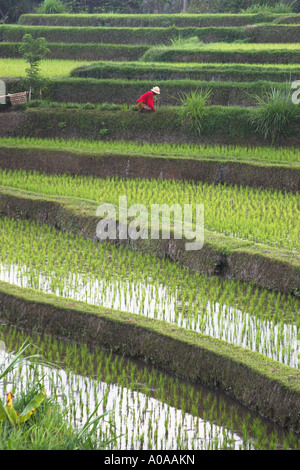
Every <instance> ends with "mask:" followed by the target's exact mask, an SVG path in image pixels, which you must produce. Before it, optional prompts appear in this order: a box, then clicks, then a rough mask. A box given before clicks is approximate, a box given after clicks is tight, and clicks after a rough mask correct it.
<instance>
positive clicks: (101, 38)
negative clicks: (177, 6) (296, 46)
mask: <svg viewBox="0 0 300 470" xmlns="http://www.w3.org/2000/svg"><path fill="white" fill-rule="evenodd" d="M24 34H32V35H33V36H35V37H36V36H39V37H45V39H46V40H47V41H48V42H50V43H53V42H61V43H66V44H67V43H105V44H120V45H121V44H132V45H136V44H139V45H141V44H145V45H159V44H168V43H170V42H171V41H172V40H176V39H178V38H181V39H187V38H192V37H197V38H198V40H199V41H203V42H204V43H215V42H227V43H232V42H234V41H246V42H249V43H270V44H271V43H299V42H300V25H298V24H296V25H294V24H293V25H284V24H277V25H272V24H271V25H269V24H262V25H255V26H252V27H249V28H245V27H235V26H218V27H213V26H212V27H200V28H199V27H198V28H197V27H186V28H177V27H176V26H171V27H146V28H145V27H141V28H132V27H129V26H126V27H104V26H102V27H92V26H89V27H87V28H85V27H80V26H78V27H76V26H68V27H64V26H23V25H0V40H1V41H2V42H20V41H22V38H23V36H24Z"/></svg>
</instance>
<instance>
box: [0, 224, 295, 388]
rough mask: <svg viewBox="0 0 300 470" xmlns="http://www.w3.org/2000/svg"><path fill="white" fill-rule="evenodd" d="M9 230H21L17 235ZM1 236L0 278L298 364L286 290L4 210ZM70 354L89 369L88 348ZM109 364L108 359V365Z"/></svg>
mask: <svg viewBox="0 0 300 470" xmlns="http://www.w3.org/2000/svg"><path fill="white" fill-rule="evenodd" d="M16 232H17V233H19V234H20V236H19V237H18V239H17V240H16V238H15V233H16ZM0 236H1V250H0V279H1V280H4V281H6V282H10V283H11V284H16V285H20V286H22V287H33V286H34V287H35V288H37V289H39V290H41V291H43V292H49V293H51V292H52V293H54V294H56V295H62V296H64V297H69V298H73V299H77V300H83V301H85V302H88V303H91V304H94V305H102V306H105V307H110V308H115V309H119V310H123V311H126V312H128V313H134V314H139V315H145V316H148V317H152V318H154V316H155V317H157V318H158V319H159V320H165V321H167V322H170V323H173V324H177V325H179V326H182V327H184V328H186V329H192V330H194V331H198V332H200V333H204V334H208V335H211V336H214V337H217V338H220V339H223V340H225V341H229V342H231V343H234V344H239V345H241V346H243V347H247V348H251V349H253V350H255V351H258V352H260V353H261V354H265V355H267V356H269V357H272V358H273V359H275V360H277V361H280V362H283V363H285V364H289V365H290V366H292V367H298V364H299V360H300V357H299V352H298V350H297V348H296V347H295V345H296V344H297V341H299V338H300V336H299V335H300V315H299V300H297V298H295V297H293V296H284V295H281V294H279V293H276V294H275V293H274V292H272V291H271V292H269V291H267V290H264V289H257V288H255V287H252V286H249V285H246V284H243V283H239V282H234V281H231V280H228V279H221V278H218V277H207V276H204V275H201V274H200V273H197V272H193V273H192V272H190V271H189V270H188V269H185V268H181V267H180V266H178V265H176V264H173V263H172V262H170V261H168V260H166V259H159V258H156V257H155V256H151V255H147V256H143V255H142V254H140V253H137V252H135V253H133V252H132V251H130V250H129V249H125V248H121V247H116V246H114V245H108V244H103V245H102V244H99V245H97V246H95V244H94V243H93V242H92V241H89V240H84V239H83V238H81V237H74V236H68V235H67V234H63V233H61V232H57V231H56V230H55V229H53V228H51V227H49V226H43V225H41V224H36V223H29V222H26V221H25V222H21V221H14V220H12V219H4V218H3V219H1V223H0ZM129 279H130V281H129ZM60 291H61V294H60ZM125 291H126V300H125V295H124V292H125ZM49 354H52V350H51V353H49ZM57 355H58V350H57V349H55V350H53V357H52V356H51V359H52V360H55V359H56V357H57ZM73 360H74V363H79V362H81V363H83V364H84V370H83V371H82V372H87V371H89V370H92V367H93V360H92V358H91V356H90V354H89V352H88V351H87V350H82V351H81V356H80V357H78V356H77V353H75V351H74V353H73ZM109 364H110V360H109V359H108V360H107V366H106V367H107V370H108V369H109V368H110V365H109ZM115 368H116V372H118V373H119V374H120V378H119V380H120V385H121V384H122V383H124V377H123V375H122V373H121V369H119V371H117V365H116V366H115ZM104 372H105V373H106V372H107V371H106V369H104ZM114 373H115V372H114ZM98 374H103V370H99V371H98ZM132 383H133V384H134V377H133V378H132ZM141 383H143V381H142V380H141ZM150 385H151V384H150ZM134 387H135V384H134ZM162 387H163V385H162ZM145 393H147V392H146V391H145Z"/></svg>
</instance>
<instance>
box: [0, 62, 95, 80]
mask: <svg viewBox="0 0 300 470" xmlns="http://www.w3.org/2000/svg"><path fill="white" fill-rule="evenodd" d="M91 63H92V62H91V61H85V60H79V61H75V60H62V59H44V60H41V62H40V64H39V69H40V75H41V77H43V78H54V77H67V76H68V75H69V74H70V72H71V70H72V69H73V68H74V65H78V66H80V67H81V66H86V65H91ZM27 67H28V64H27V63H26V61H25V60H24V59H10V58H7V59H3V58H2V59H0V76H1V77H25V76H26V68H27Z"/></svg>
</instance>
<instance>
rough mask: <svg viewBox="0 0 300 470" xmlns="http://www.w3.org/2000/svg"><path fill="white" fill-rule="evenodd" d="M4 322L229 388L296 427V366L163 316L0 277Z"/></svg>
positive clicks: (299, 423) (299, 425) (299, 426)
mask: <svg viewBox="0 0 300 470" xmlns="http://www.w3.org/2000/svg"><path fill="white" fill-rule="evenodd" d="M0 318H1V321H4V322H5V323H7V324H12V325H16V326H17V327H18V328H24V329H29V330H31V331H35V332H37V333H43V334H50V335H54V336H57V337H61V338H67V339H68V340H71V341H76V342H79V343H83V344H87V345H89V346H90V347H95V348H105V349H108V350H112V351H113V352H117V353H118V354H123V355H125V356H128V357H131V358H137V359H141V360H144V361H147V362H148V363H150V364H153V365H155V366H156V367H160V368H162V369H163V370H165V371H167V372H171V373H173V374H175V375H176V376H178V377H181V378H185V379H187V380H189V381H191V382H192V383H201V384H203V385H207V386H209V387H212V388H215V389H220V390H222V391H225V392H227V393H229V394H230V395H231V396H233V397H234V398H235V399H237V400H239V401H240V402H241V403H243V404H244V405H245V406H247V407H248V408H250V409H253V410H254V411H256V412H258V413H260V414H261V415H262V416H264V417H266V418H269V419H272V420H273V421H275V422H276V423H277V424H279V425H281V426H283V427H285V428H287V429H292V430H293V431H294V432H300V371H299V370H297V369H293V368H291V367H288V366H285V365H283V364H281V363H278V362H276V361H273V360H271V359H269V358H267V357H264V356H262V355H261V354H258V353H255V352H253V351H251V350H245V349H243V348H242V347H239V346H236V345H232V344H228V343H226V342H225V341H222V340H218V339H214V338H211V337H209V336H206V335H202V334H199V333H196V332H193V331H187V330H185V329H184V328H180V327H177V326H174V325H170V324H168V323H167V322H164V321H159V320H153V319H149V318H147V317H141V316H139V315H134V314H130V315H128V314H126V313H124V312H121V311H117V310H112V309H106V308H101V307H98V306H92V305H88V304H86V303H84V302H78V301H70V299H64V298H61V297H56V296H54V295H50V294H43V293H39V292H37V291H34V290H32V289H22V288H19V287H16V286H12V285H10V284H7V283H5V282H0Z"/></svg>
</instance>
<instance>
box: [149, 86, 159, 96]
mask: <svg viewBox="0 0 300 470" xmlns="http://www.w3.org/2000/svg"><path fill="white" fill-rule="evenodd" d="M151 91H153V93H156V94H157V95H160V88H159V87H158V86H155V87H154V88H152V90H151Z"/></svg>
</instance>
